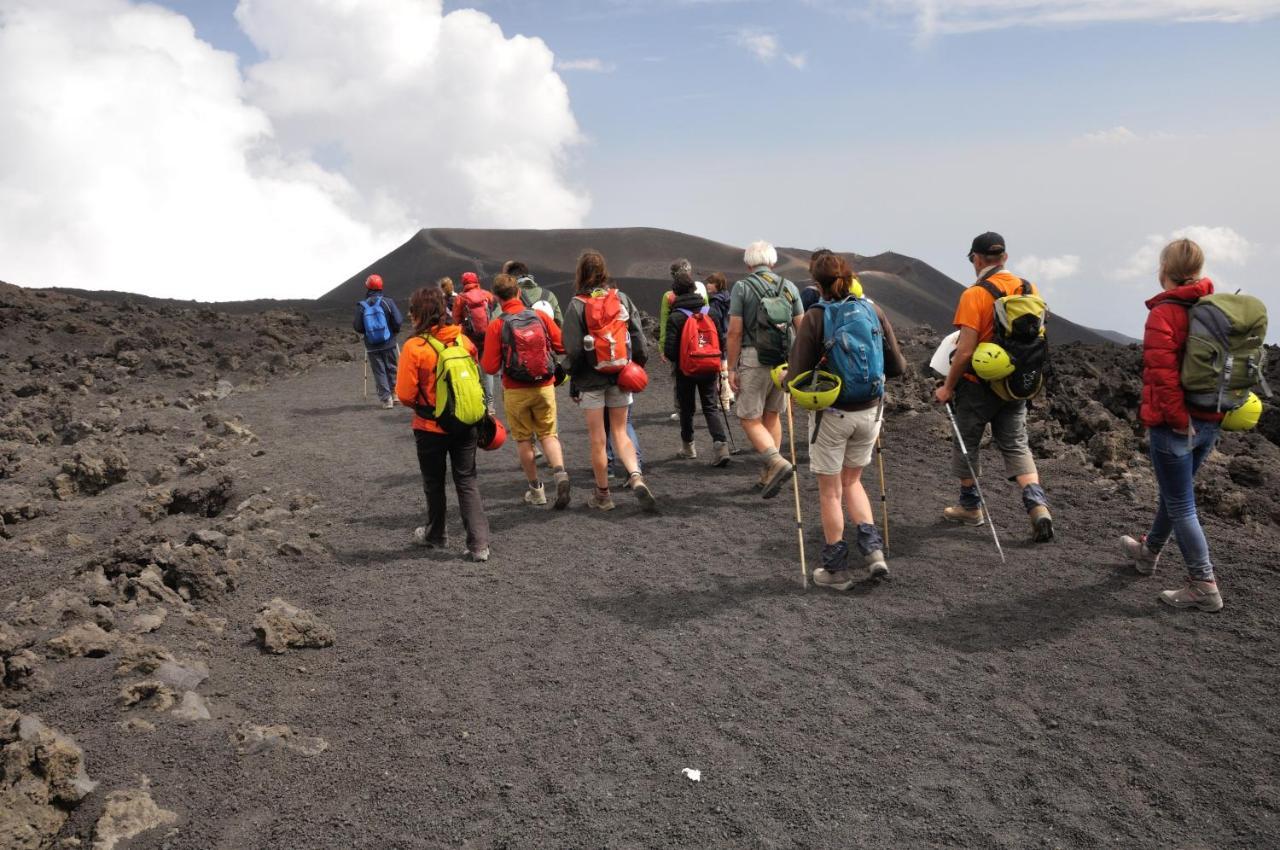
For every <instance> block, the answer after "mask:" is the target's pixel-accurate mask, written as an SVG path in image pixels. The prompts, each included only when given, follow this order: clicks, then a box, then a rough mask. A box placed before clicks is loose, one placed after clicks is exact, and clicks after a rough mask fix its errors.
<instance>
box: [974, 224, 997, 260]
mask: <svg viewBox="0 0 1280 850" xmlns="http://www.w3.org/2000/svg"><path fill="white" fill-rule="evenodd" d="M1004 252H1005V247H1004V237H1003V236H1001V235H1000V234H999V233H995V232H993V231H990V230H988V231H987V232H986V233H984V234H982V235H981V236H975V237H974V238H973V247H971V248H970V249H969V253H970V254H983V255H986V256H989V257H990V256H999V255H1001V254H1003V253H1004Z"/></svg>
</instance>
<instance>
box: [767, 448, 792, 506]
mask: <svg viewBox="0 0 1280 850" xmlns="http://www.w3.org/2000/svg"><path fill="white" fill-rule="evenodd" d="M795 471H796V469H795V467H794V466H792V465H791V461H789V460H787V459H786V458H784V457H781V456H779V457H776V458H774V459H773V463H771V464H769V467H768V469H766V470H765V473H766V474H765V475H764V476H762V477H761V481H762V482H763V485H762V486H761V487H760V495H761V497H762V498H765V499H772V498H773V497H774V496H776V495H778V491H779V490H781V489H782V485H783V484H786V483H787V479H788V478H790V477H791V476H792V474H793V473H794V472H795Z"/></svg>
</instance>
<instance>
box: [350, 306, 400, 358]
mask: <svg viewBox="0 0 1280 850" xmlns="http://www.w3.org/2000/svg"><path fill="white" fill-rule="evenodd" d="M379 295H381V293H376V292H371V293H369V294H368V295H367V296H365V297H364V298H363V299H362V300H360V301H357V302H356V317H355V319H354V320H353V321H352V322H351V327H352V328H354V329H355V332H356V333H358V334H360V336H362V337H363V336H364V305H365V303H366V302H369V303H372V302H373V299H374V298H376V297H378V296H379ZM381 297H382V312H384V313H386V314H387V327H388V328H389V329H390V330H391V338H390V339H388V340H387V341H386V342H380V343H377V344H373V345H371V344H370V343H369V341H368V340H365V343H364V347H365V349H366V350H367V351H381V350H382V349H384V348H395V347H396V334H398V333H400V326H401V325H403V324H404V316H402V315H400V308H399V307H397V306H396V302H394V301H392V300H391V299H390V298H388V297H387V296H385V295H381Z"/></svg>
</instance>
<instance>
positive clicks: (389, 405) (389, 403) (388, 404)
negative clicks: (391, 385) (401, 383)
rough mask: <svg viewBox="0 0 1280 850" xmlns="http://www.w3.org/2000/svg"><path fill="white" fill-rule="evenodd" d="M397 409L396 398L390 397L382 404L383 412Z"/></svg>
mask: <svg viewBox="0 0 1280 850" xmlns="http://www.w3.org/2000/svg"><path fill="white" fill-rule="evenodd" d="M395 408H396V400H395V397H394V396H392V397H389V398H388V399H387V400H386V401H384V402H383V403H382V409H383V410H395Z"/></svg>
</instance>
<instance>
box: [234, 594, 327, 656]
mask: <svg viewBox="0 0 1280 850" xmlns="http://www.w3.org/2000/svg"><path fill="white" fill-rule="evenodd" d="M253 631H254V634H255V635H257V638H258V642H259V644H260V645H261V646H262V648H263V649H264V650H266V651H267V652H271V653H274V654H277V655H279V654H281V653H283V652H285V651H286V650H288V649H289V648H290V647H299V648H303V647H313V648H319V647H325V646H333V642H334V640H335V639H336V637H337V635H336V633H335V632H334V630H333V626H330V625H329V624H328V623H325V622H324V621H322V620H321V619H320V618H319V617H317V616H316V615H315V614H312V613H311V612H310V611H305V610H303V609H301V608H296V607H294V606H293V605H290V604H289V603H288V602H285V601H284V600H283V599H280V598H279V597H276V598H275V599H272V600H271V601H270V602H268V603H267V604H266V605H263V606H262V607H261V608H260V609H258V616H257V617H255V618H254V620H253Z"/></svg>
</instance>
